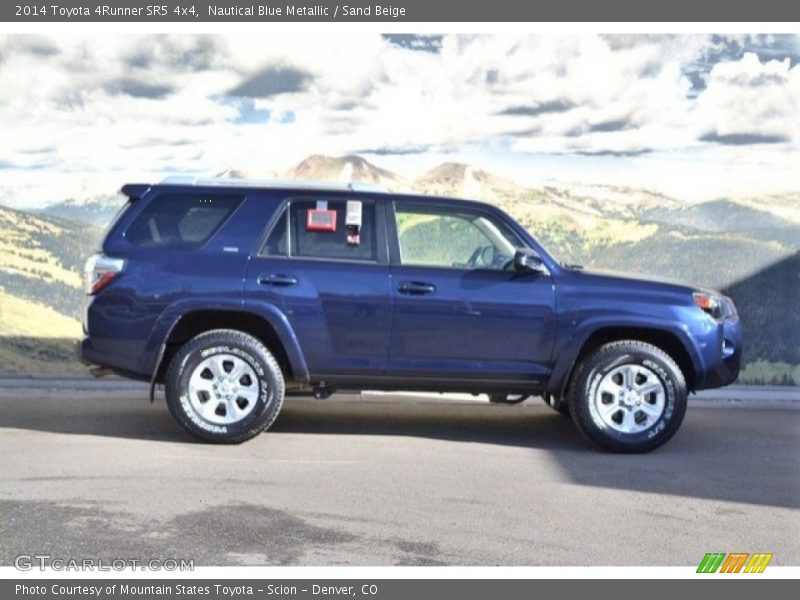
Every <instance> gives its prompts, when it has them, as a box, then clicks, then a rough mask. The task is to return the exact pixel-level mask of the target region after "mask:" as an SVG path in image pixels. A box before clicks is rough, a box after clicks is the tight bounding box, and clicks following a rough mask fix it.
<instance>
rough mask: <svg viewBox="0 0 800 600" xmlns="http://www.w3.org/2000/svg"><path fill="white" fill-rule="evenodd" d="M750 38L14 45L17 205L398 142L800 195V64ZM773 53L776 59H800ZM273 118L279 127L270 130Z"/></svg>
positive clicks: (10, 194)
mask: <svg viewBox="0 0 800 600" xmlns="http://www.w3.org/2000/svg"><path fill="white" fill-rule="evenodd" d="M747 44H750V45H753V41H752V40H750V39H749V38H747V39H745V38H743V39H741V40H726V39H724V38H711V37H708V36H596V35H572V36H554V35H553V36H550V35H537V36H522V35H516V36H515V35H488V36H464V35H448V36H444V37H443V39H442V40H441V47H440V48H438V50H439V51H438V52H431V51H418V50H413V49H409V47H400V46H399V45H394V44H392V43H390V42H389V41H387V40H384V39H382V38H381V37H380V36H377V35H355V36H317V37H312V38H309V37H304V38H303V39H302V40H299V39H298V38H297V37H296V36H288V35H287V36H276V35H270V36H268V37H267V36H261V37H247V36H181V35H170V36H131V35H126V36H119V35H115V36H96V35H95V36H85V37H80V36H74V35H71V36H53V37H48V38H44V37H31V36H6V37H4V38H2V39H0V89H3V90H4V93H3V94H2V95H0V125H1V126H2V137H3V142H2V144H0V174H2V184H1V186H2V187H0V202H11V203H15V204H20V203H27V202H43V201H47V200H55V199H57V198H58V197H59V196H61V195H63V194H66V193H70V194H73V195H74V194H81V193H86V192H85V190H86V189H88V188H94V187H99V186H100V185H103V186H107V185H108V181H117V182H120V181H122V180H124V179H130V178H134V177H136V178H140V177H147V178H148V179H153V178H157V177H158V176H159V174H160V173H163V172H165V171H174V172H181V171H183V172H205V173H213V172H215V171H219V170H222V169H224V168H226V167H236V168H240V169H245V170H248V171H251V172H255V173H259V172H269V171H272V170H276V169H282V168H284V167H286V166H288V165H289V164H291V163H292V162H294V161H296V160H299V159H301V158H303V157H304V156H306V155H307V154H310V153H344V152H352V151H356V150H359V149H362V150H363V149H372V150H374V151H380V149H382V148H383V149H389V151H397V150H398V149H400V150H402V149H403V148H408V149H414V150H419V149H423V150H424V149H426V148H428V149H429V152H430V153H431V157H432V159H433V156H434V155H438V153H440V152H442V151H443V150H448V151H452V152H454V153H455V155H456V156H458V155H468V154H475V152H476V149H481V148H482V149H483V150H482V152H483V153H484V154H487V153H489V154H490V153H491V152H493V151H494V150H493V149H496V148H503V149H504V151H506V152H508V151H510V152H512V153H517V154H518V155H519V157H522V159H520V160H515V161H514V164H515V165H520V166H518V167H517V168H518V169H520V170H521V171H522V170H524V166H522V165H524V164H525V160H524V157H525V156H530V157H531V158H530V160H531V161H534V160H537V158H536V157H537V156H542V155H563V156H564V160H565V161H566V160H569V157H570V156H593V155H601V156H603V157H608V156H619V157H620V158H619V159H618V160H619V161H622V162H620V163H619V165H620V168H619V169H617V170H616V172H617V173H627V174H630V173H631V172H632V171H631V170H632V169H633V170H634V171H636V173H637V174H638V175H639V176H642V173H645V172H646V170H647V169H654V168H656V167H655V166H653V165H658V167H657V168H658V169H663V168H664V167H663V165H664V164H668V163H670V161H672V164H674V165H675V166H676V169H679V168H682V167H681V165H684V164H686V160H685V159H686V158H687V157H691V160H692V161H694V162H695V163H697V162H698V161H699V162H700V163H701V164H702V163H705V164H708V165H713V168H709V171H714V172H716V173H728V171H729V170H728V169H727V168H726V165H731V164H735V165H737V167H736V169H733V170H731V172H730V173H729V176H730V177H731V178H732V179H733V180H737V178H738V181H740V182H741V184H742V186H745V184H747V185H750V184H749V183H748V182H752V181H753V180H754V176H753V173H755V172H759V173H770V175H769V176H766V177H764V178H763V179H764V180H765V181H769V182H770V185H773V186H782V187H795V188H797V187H800V185H798V184H799V183H800V182H799V181H797V178H798V177H800V175H797V172H798V169H797V168H793V169H788V170H787V168H786V167H787V166H789V167H791V166H792V165H794V166H795V167H796V166H797V156H798V152H797V143H798V140H800V131H798V130H799V129H800V128H799V127H798V120H797V117H796V115H797V109H798V108H800V107H799V106H798V103H799V102H800V71H798V68H800V67H797V66H794V67H793V66H792V59H790V58H783V59H781V57H780V56H778V58H777V59H773V58H759V56H757V55H756V54H748V53H744V54H742V53H741V52H740V53H739V55H737V56H733V55H726V52H729V50H730V48H731V47H732V46H734V45H736V47H737V48H743V47H746V46H747ZM758 44H759V46H758V47H759V49H760V52H762V56H763V53H764V52H766V51H767V50H770V49H772V50H774V52H772V54H774V55H776V56H777V55H779V54H780V52H783V50H782V49H783V48H784V47H790V46H796V44H787V42H786V39H785V38H774V39H761V38H759V40H758ZM407 46H411V47H413V44H407ZM765 48H766V50H765ZM768 54H769V53H768ZM793 60H796V57H795V58H794V59H793ZM690 71H691V73H690ZM698 73H699V74H698ZM254 77H255V79H254ZM259 77H260V78H259ZM281 78H283V79H281ZM693 78H694V79H693ZM248 81H249V82H250V83H251V85H249V86H248V85H245V84H247V83H248ZM699 81H701V82H702V85H703V86H705V89H700V88H698V85H699V84H698V82H699ZM701 87H702V86H701ZM231 93H240V94H243V95H249V96H253V95H255V96H259V97H251V98H248V99H247V100H246V101H245V100H236V99H233V98H230V97H228V96H229V95H230V94H231ZM248 111H250V112H248ZM259 111H261V112H259ZM263 111H269V113H270V114H271V118H270V119H269V121H268V122H258V121H259V118H260V117H263V116H264V115H266V113H265V112H263ZM262 120H263V119H262ZM754 142H758V143H755V144H754ZM509 149H510V150H509ZM656 155H657V160H655V158H654V159H653V160H650V159H648V158H647V157H648V156H654V157H656ZM637 156H638V157H639V158H635V157H637ZM626 157H627V158H626ZM415 160H416V161H417V162H419V158H418V157H417V159H415ZM624 161H627V162H624ZM382 162H383V163H384V164H386V165H387V166H388V167H390V168H391V167H392V166H393V162H396V163H397V164H401V163H403V162H404V161H403V160H401V159H399V158H397V159H393V158H392V157H391V156H384V157H383V159H382ZM405 162H408V161H407V160H406V161H405ZM581 164H586V161H581ZM598 164H599V163H598ZM602 164H603V165H606V164H608V163H607V162H604V163H602ZM648 165H650V166H648ZM431 166H432V165H431ZM687 172H688V171H687ZM692 172H693V173H695V172H696V169H692ZM56 173H58V174H59V187H58V188H57V189H54V186H53V185H51V184H50V182H52V181H54V177H55V174H56ZM737 173H741V175H737ZM575 175H576V178H577V179H579V178H580V176H581V173H576V174H575ZM596 175H597V173H592V176H593V177H594V176H596ZM609 177H610V175H609ZM641 178H642V179H643V180H648V177H647V176H642V177H641ZM650 179H651V180H653V181H657V180H659V178H658V177H654V178H650ZM673 179H674V178H673ZM723 179H725V178H723V177H714V178H713V181H714V182H716V183H714V184H713V185H709V182H707V181H704V182H702V184H698V185H694V186H693V187H694V188H695V189H703V190H704V192H703V193H708V194H710V195H720V194H721V193H723V192H724V193H728V191H729V190H730V189H731V188H735V187H736V186H733V185H731V184H730V183H725V184H724V185H723ZM93 182H95V183H93ZM689 185H690V183H689V182H687V183H686V184H685V186H686V187H688V186H689ZM87 186H88V187H87ZM23 189H24V190H25V197H24V198H20V196H21V194H22V190H23ZM65 190H68V191H65ZM97 191H99V190H94V193H97Z"/></svg>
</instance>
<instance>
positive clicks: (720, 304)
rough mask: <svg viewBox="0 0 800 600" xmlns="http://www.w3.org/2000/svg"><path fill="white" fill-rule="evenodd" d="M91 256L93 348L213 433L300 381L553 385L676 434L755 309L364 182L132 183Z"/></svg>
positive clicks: (296, 388)
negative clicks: (580, 257)
mask: <svg viewBox="0 0 800 600" xmlns="http://www.w3.org/2000/svg"><path fill="white" fill-rule="evenodd" d="M122 191H123V193H124V194H126V195H127V196H128V198H129V201H128V203H127V205H126V208H125V209H124V210H123V211H122V212H121V213H120V214H119V216H118V217H117V218H116V219H115V221H114V222H113V224H112V225H111V228H110V229H109V232H108V235H107V237H106V238H105V241H104V242H103V246H102V253H100V254H97V255H95V256H93V257H91V258H90V259H89V260H88V262H87V265H86V286H87V289H86V292H87V294H88V295H89V296H90V298H89V302H88V306H87V309H86V317H85V324H84V327H85V334H86V337H85V338H84V339H83V340H82V342H81V343H80V345H79V354H80V357H81V359H82V360H83V361H84V362H85V363H87V364H91V365H95V366H97V367H100V368H98V369H95V372H107V371H109V370H110V371H113V372H115V373H118V374H120V375H123V376H128V377H132V378H137V379H143V380H147V381H149V382H150V383H151V395H152V387H153V386H155V385H156V384H161V383H163V384H165V388H166V398H167V404H168V405H169V409H170V411H171V413H172V415H173V416H174V417H175V419H176V420H177V422H178V423H179V424H180V425H181V426H183V427H184V428H185V429H187V430H188V431H190V432H191V433H193V434H195V435H198V436H200V437H201V438H203V439H206V440H210V441H214V442H229V443H230V442H242V441H244V440H247V439H249V438H252V437H253V436H255V435H257V434H258V433H260V432H261V431H264V430H265V429H267V428H268V427H269V426H270V425H271V424H272V422H273V421H274V420H275V418H276V416H277V415H278V411H279V410H280V408H281V405H282V403H283V400H284V396H285V395H303V394H306V395H307V394H314V395H315V396H317V397H320V398H324V397H326V396H327V395H329V394H330V393H331V392H333V391H334V390H337V389H338V390H365V389H366V390H410V391H413V390H419V391H435V392H469V393H488V394H490V397H491V399H492V400H493V401H495V402H513V401H518V400H520V399H523V398H525V397H527V396H529V395H540V396H542V397H543V398H544V399H545V400H546V402H547V403H548V404H549V405H550V406H551V407H552V408H554V409H556V410H558V411H560V412H562V413H564V414H568V415H570V416H571V418H572V420H573V421H574V423H575V425H576V426H577V427H578V429H579V430H580V431H581V432H582V433H583V434H584V435H585V436H586V437H588V438H589V439H591V440H593V441H594V442H596V443H597V444H599V445H601V446H603V447H605V448H608V449H611V450H617V451H625V452H642V451H646V450H651V449H653V448H656V447H657V446H660V445H661V444H663V443H664V442H666V441H667V440H668V439H670V438H671V437H672V436H673V435H674V434H675V432H676V431H677V429H678V427H679V426H680V424H681V421H682V420H683V416H684V413H685V412H686V398H687V394H688V393H689V392H690V391H692V390H699V389H703V388H711V387H719V386H723V385H726V384H728V383H731V382H732V381H733V380H734V379H735V378H736V376H737V374H738V371H739V363H740V357H741V328H740V324H739V318H738V316H737V313H736V309H735V308H734V306H733V303H732V302H731V301H730V299H728V298H726V297H724V296H722V295H720V294H718V293H715V292H713V291H709V290H706V289H702V288H698V287H691V286H685V285H678V284H672V283H662V282H654V281H646V280H641V279H634V278H631V277H625V276H622V275H614V274H606V273H592V272H588V271H586V270H582V269H579V268H570V267H565V266H563V265H561V264H559V263H558V262H557V261H555V260H554V259H553V258H552V257H551V256H550V255H549V254H548V253H547V252H546V251H545V250H544V248H542V247H541V246H540V245H539V244H538V243H537V242H536V240H535V239H534V238H533V237H531V235H530V234H529V233H528V232H527V231H525V229H523V228H522V227H521V226H520V225H518V224H517V223H516V222H515V221H514V220H513V219H511V218H510V217H509V216H508V215H507V214H505V213H504V212H502V211H501V210H498V209H497V208H495V207H493V206H490V205H487V204H482V203H478V202H468V201H464V200H452V199H443V198H432V197H424V196H412V195H403V194H390V193H386V192H384V191H380V190H378V189H374V188H369V187H364V186H359V185H356V184H346V185H339V184H313V183H292V182H283V183H280V182H272V183H263V182H262V183H258V182H248V181H230V180H208V181H202V180H189V181H187V180H183V181H180V182H175V181H169V180H168V181H167V182H165V183H162V184H158V185H126V186H125V187H123V188H122Z"/></svg>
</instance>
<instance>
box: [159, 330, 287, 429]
mask: <svg viewBox="0 0 800 600" xmlns="http://www.w3.org/2000/svg"><path fill="white" fill-rule="evenodd" d="M166 396H167V406H168V407H169V410H170V413H172V416H173V417H174V418H175V420H176V421H177V422H178V423H179V424H180V425H181V426H182V427H183V428H184V429H186V430H187V431H189V432H190V433H192V434H194V435H196V436H198V437H200V438H203V439H204V440H207V441H212V442H218V443H227V444H236V443H240V442H244V441H245V440H248V439H250V438H252V437H255V436H256V435H258V434H259V433H261V432H262V431H264V430H265V429H267V428H268V427H269V426H270V425H272V423H273V422H274V421H275V419H276V418H277V416H278V413H279V412H280V409H281V406H282V404H283V397H284V381H283V374H282V372H281V369H280V367H279V365H278V363H277V361H276V360H275V357H274V356H273V355H272V354H271V353H270V352H269V350H267V348H266V347H265V346H264V345H263V344H262V343H261V342H260V341H259V340H258V339H256V338H254V337H253V336H251V335H248V334H246V333H242V332H240V331H234V330H227V329H219V330H215V331H209V332H207V333H203V334H201V335H198V336H197V337H195V338H193V339H192V340H190V341H189V342H187V343H186V344H185V345H184V346H183V347H181V348H180V350H178V352H177V353H176V354H175V356H174V357H173V359H172V361H171V363H170V366H169V369H168V371H167V376H166Z"/></svg>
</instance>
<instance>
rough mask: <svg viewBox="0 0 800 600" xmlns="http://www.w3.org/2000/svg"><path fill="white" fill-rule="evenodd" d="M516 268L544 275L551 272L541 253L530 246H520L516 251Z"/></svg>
mask: <svg viewBox="0 0 800 600" xmlns="http://www.w3.org/2000/svg"><path fill="white" fill-rule="evenodd" d="M514 268H515V269H516V270H517V271H529V272H531V273H540V274H542V275H549V274H550V272H549V271H548V270H547V266H546V265H545V264H544V262H543V261H542V259H541V258H539V255H538V254H536V252H534V251H533V250H531V249H530V248H519V249H518V250H517V251H516V252H515V253H514Z"/></svg>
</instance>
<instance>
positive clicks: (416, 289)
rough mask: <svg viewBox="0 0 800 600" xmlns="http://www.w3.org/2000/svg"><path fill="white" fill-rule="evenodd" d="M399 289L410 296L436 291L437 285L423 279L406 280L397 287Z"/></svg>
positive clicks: (425, 294)
mask: <svg viewBox="0 0 800 600" xmlns="http://www.w3.org/2000/svg"><path fill="white" fill-rule="evenodd" d="M397 291H398V292H399V293H401V294H408V295H410V296H427V295H429V294H433V293H435V292H436V286H435V285H433V284H432V283H425V282H423V281H404V282H402V283H401V284H400V285H399V286H398V287H397Z"/></svg>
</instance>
